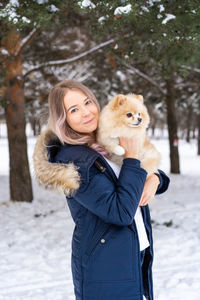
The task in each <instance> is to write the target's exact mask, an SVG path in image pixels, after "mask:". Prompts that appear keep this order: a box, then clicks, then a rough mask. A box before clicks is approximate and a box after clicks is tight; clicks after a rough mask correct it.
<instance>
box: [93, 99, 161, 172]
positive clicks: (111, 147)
mask: <svg viewBox="0 0 200 300" xmlns="http://www.w3.org/2000/svg"><path fill="white" fill-rule="evenodd" d="M149 121H150V118H149V114H148V112H147V108H146V106H145V105H144V103H143V97H142V96H141V95H135V94H128V95H122V94H119V95H117V96H116V97H114V98H113V99H112V100H111V101H110V102H109V103H108V104H107V105H106V106H105V107H104V108H103V109H102V111H101V113H100V119H99V126H98V131H97V142H98V143H99V144H101V145H103V146H104V147H105V149H106V150H107V151H108V152H110V153H113V154H115V155H118V156H122V155H124V154H125V150H124V148H123V147H121V146H120V145H119V137H129V138H131V137H136V138H137V139H138V141H139V160H140V161H141V167H142V168H144V169H145V170H146V171H147V173H148V176H149V175H151V174H153V173H154V172H157V169H158V165H159V162H160V154H159V152H158V151H157V150H156V148H155V147H154V145H152V144H151V143H150V141H149V140H148V138H147V136H146V129H147V127H148V125H149ZM112 159H113V160H114V158H113V157H112ZM122 159H123V158H121V163H122ZM117 163H118V164H119V159H117Z"/></svg>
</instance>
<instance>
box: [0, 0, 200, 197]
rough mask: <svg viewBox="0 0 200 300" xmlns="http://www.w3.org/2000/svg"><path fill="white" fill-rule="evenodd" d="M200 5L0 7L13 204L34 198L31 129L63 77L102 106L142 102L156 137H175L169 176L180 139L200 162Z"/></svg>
mask: <svg viewBox="0 0 200 300" xmlns="http://www.w3.org/2000/svg"><path fill="white" fill-rule="evenodd" d="M199 19H200V7H199V2H198V1H194V0H192V1H167V0H165V1H164V0H146V1H145V0H143V1H126V0H111V1H110V0H109V1H93V2H91V1H89V0H84V1H60V0H56V1H52V0H49V1H48V0H35V1H26V0H25V1H17V0H10V1H2V2H1V4H0V29H1V31H0V66H1V72H0V104H1V108H0V109H1V110H0V112H1V122H4V121H5V120H6V124H7V133H8V140H9V161H10V198H11V200H14V201H28V202H31V201H32V199H33V194H32V185H31V176H30V170H29V164H28V158H27V140H26V133H25V128H26V124H27V123H30V124H31V126H32V129H33V131H34V134H35V135H38V134H39V132H40V128H41V116H42V117H43V123H45V122H46V116H47V98H48V93H49V91H50V88H51V87H52V86H53V85H54V84H56V83H57V82H58V81H60V80H63V79H75V80H78V81H81V82H83V83H84V84H85V85H87V86H88V87H90V88H91V89H92V91H93V92H94V93H95V95H96V97H97V99H98V100H99V102H100V104H101V107H102V106H103V105H104V104H106V103H107V101H108V100H109V99H110V98H111V97H112V96H113V95H115V94H117V93H128V92H134V93H136V94H142V95H143V96H144V98H145V103H146V105H147V107H148V109H149V113H150V116H151V124H150V128H149V130H151V136H153V135H154V132H155V129H156V128H160V129H161V131H162V130H163V129H164V128H167V130H168V138H169V148H170V152H169V153H170V171H171V173H175V174H179V173H180V158H179V139H180V138H181V139H182V138H183V139H187V142H190V139H191V138H193V139H196V141H197V144H198V151H197V154H198V155H199V154H200V96H199V90H200V87H199V77H200V60H199V47H200V43H199V40H200V24H199Z"/></svg>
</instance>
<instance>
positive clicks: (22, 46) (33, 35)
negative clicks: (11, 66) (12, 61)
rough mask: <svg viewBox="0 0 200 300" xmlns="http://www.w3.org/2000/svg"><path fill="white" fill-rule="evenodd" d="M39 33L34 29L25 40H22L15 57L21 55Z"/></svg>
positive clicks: (37, 29)
mask: <svg viewBox="0 0 200 300" xmlns="http://www.w3.org/2000/svg"><path fill="white" fill-rule="evenodd" d="M39 31H40V29H39V28H34V29H33V30H32V31H31V32H30V33H29V34H28V35H27V36H26V37H25V38H23V39H22V41H21V46H20V48H19V50H18V51H17V53H16V55H15V56H18V55H21V54H22V52H23V51H24V49H25V48H26V47H27V46H28V45H29V44H30V43H31V42H32V40H33V39H34V37H35V36H36V35H37V34H38V33H39Z"/></svg>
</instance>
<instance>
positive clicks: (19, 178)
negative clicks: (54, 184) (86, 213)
mask: <svg viewBox="0 0 200 300" xmlns="http://www.w3.org/2000/svg"><path fill="white" fill-rule="evenodd" d="M6 41H7V45H6V46H7V47H6V48H7V50H8V52H9V53H11V54H13V53H12V51H14V50H16V49H14V47H17V45H19V43H20V41H21V40H20V37H19V34H18V33H16V32H11V33H10V35H9V36H8V37H7V38H6ZM13 43H15V44H14V45H13ZM6 69H7V70H6V72H7V73H6V86H7V90H6V102H7V103H6V108H5V115H6V123H7V130H8V141H9V159H10V198H11V200H13V201H27V202H31V201H32V200H33V194H32V184H31V176H30V170H29V163H28V157H27V141H26V133H25V127H26V121H25V102H24V93H23V81H22V80H21V78H22V61H21V57H19V56H14V55H13V56H11V58H10V59H9V61H7V63H6Z"/></svg>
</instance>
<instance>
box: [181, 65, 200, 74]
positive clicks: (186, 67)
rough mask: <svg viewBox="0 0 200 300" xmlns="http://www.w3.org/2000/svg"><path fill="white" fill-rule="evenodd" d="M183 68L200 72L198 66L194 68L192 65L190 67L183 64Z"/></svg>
mask: <svg viewBox="0 0 200 300" xmlns="http://www.w3.org/2000/svg"><path fill="white" fill-rule="evenodd" d="M181 67H182V68H183V69H186V70H190V71H194V72H196V73H200V69H197V68H192V67H188V66H184V65H183V66H181Z"/></svg>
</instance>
